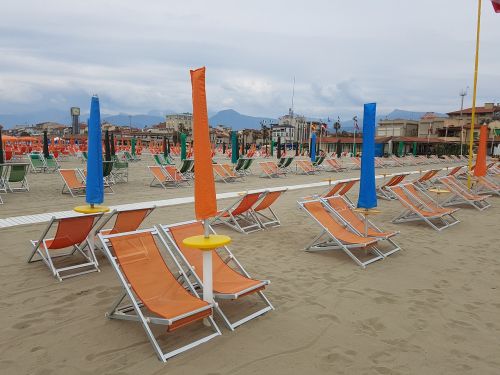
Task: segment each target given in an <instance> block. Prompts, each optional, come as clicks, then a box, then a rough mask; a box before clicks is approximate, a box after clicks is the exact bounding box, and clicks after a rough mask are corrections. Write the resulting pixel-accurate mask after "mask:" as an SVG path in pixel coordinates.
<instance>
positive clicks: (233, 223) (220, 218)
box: [210, 192, 266, 234]
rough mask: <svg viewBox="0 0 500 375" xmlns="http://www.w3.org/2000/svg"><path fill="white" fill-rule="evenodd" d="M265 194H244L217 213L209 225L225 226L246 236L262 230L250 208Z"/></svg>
mask: <svg viewBox="0 0 500 375" xmlns="http://www.w3.org/2000/svg"><path fill="white" fill-rule="evenodd" d="M265 194H266V193H265V192H263V193H262V192H257V193H247V194H245V195H244V196H242V197H241V198H240V199H238V200H237V201H236V202H234V203H233V204H232V205H231V206H229V207H228V208H226V209H224V210H222V211H219V212H218V213H217V215H216V216H215V217H214V218H213V219H212V221H211V222H210V224H211V225H216V224H225V225H227V226H228V227H230V228H232V229H234V230H237V231H238V232H241V233H246V234H248V233H251V232H255V231H257V230H260V229H262V227H261V225H260V223H259V221H258V220H257V219H256V218H255V216H254V214H253V212H252V207H253V206H254V205H255V204H256V203H257V201H258V200H259V199H261V198H262V197H263V196H264V195H265Z"/></svg>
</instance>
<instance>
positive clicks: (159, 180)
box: [148, 165, 179, 189]
mask: <svg viewBox="0 0 500 375" xmlns="http://www.w3.org/2000/svg"><path fill="white" fill-rule="evenodd" d="M148 168H149V170H150V172H151V174H152V175H153V180H152V181H151V183H150V184H149V186H151V187H157V186H160V187H162V188H164V189H167V188H168V187H177V186H179V185H178V183H177V182H176V181H175V180H173V179H172V177H170V174H168V173H167V172H166V170H165V169H164V168H163V167H161V166H159V165H153V166H148Z"/></svg>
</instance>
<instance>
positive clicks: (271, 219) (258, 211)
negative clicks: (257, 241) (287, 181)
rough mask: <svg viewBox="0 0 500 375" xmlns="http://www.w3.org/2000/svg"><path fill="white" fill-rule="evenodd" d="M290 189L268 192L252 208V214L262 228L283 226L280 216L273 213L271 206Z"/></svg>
mask: <svg viewBox="0 0 500 375" xmlns="http://www.w3.org/2000/svg"><path fill="white" fill-rule="evenodd" d="M287 190H288V189H286V188H285V189H280V190H273V191H268V192H267V193H266V194H265V195H264V198H263V199H262V200H261V201H260V202H259V203H258V204H257V205H256V206H254V207H253V208H252V212H253V213H254V217H255V218H256V219H257V221H258V222H259V224H260V226H261V227H262V228H268V227H278V226H280V225H281V222H280V220H279V219H278V216H277V215H276V213H275V212H274V211H273V209H272V208H271V206H272V205H273V204H274V202H276V201H277V200H278V198H279V197H281V196H282V195H283V194H284V193H285V192H286V191H287Z"/></svg>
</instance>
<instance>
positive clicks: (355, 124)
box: [354, 118, 359, 131]
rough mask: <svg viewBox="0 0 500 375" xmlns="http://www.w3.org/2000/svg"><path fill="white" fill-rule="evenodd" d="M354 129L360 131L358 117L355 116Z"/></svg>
mask: <svg viewBox="0 0 500 375" xmlns="http://www.w3.org/2000/svg"><path fill="white" fill-rule="evenodd" d="M354 130H356V131H359V125H358V119H357V118H354Z"/></svg>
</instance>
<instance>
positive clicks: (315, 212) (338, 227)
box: [297, 199, 384, 268]
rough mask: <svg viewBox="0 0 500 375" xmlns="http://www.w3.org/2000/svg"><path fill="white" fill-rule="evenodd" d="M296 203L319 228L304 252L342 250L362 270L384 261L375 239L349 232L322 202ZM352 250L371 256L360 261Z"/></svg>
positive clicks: (316, 200)
mask: <svg viewBox="0 0 500 375" xmlns="http://www.w3.org/2000/svg"><path fill="white" fill-rule="evenodd" d="M297 203H298V204H299V207H300V208H301V209H302V210H303V211H304V212H306V213H307V214H308V215H309V216H310V217H311V218H312V219H313V220H314V221H315V222H316V223H317V224H318V225H319V226H320V227H321V232H320V233H319V234H318V235H317V236H316V237H314V239H313V240H312V241H311V242H310V243H309V244H308V245H307V246H306V247H305V249H304V250H306V251H310V252H314V251H325V250H342V251H344V252H345V253H346V254H347V255H348V256H349V257H350V258H351V259H352V260H353V261H354V262H356V264H358V265H359V266H361V267H362V268H366V266H367V265H369V264H370V263H373V262H375V261H377V260H381V259H384V255H383V254H382V253H381V252H380V250H379V249H378V248H377V244H378V239H377V238H373V237H363V236H359V235H358V234H356V233H355V232H354V231H352V230H350V229H349V228H348V227H347V226H346V225H345V224H344V223H343V222H341V221H340V220H339V219H338V218H337V217H336V216H335V215H333V214H332V212H331V211H330V210H329V209H328V208H327V205H326V203H325V202H323V201H322V200H320V199H313V200H308V201H302V202H297ZM353 250H361V251H359V252H360V253H370V254H371V255H372V256H371V257H369V258H367V259H362V258H361V255H363V254H358V256H356V255H355V254H354V252H353Z"/></svg>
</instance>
